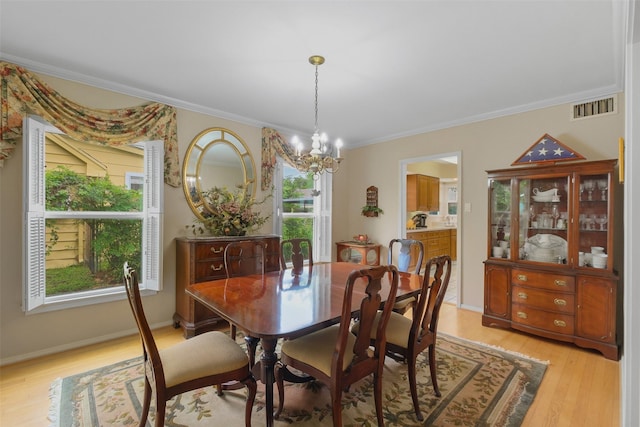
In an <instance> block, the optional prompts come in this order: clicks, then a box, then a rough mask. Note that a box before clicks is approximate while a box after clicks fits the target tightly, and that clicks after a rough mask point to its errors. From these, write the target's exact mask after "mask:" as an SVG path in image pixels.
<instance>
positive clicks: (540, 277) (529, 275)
mask: <svg viewBox="0 0 640 427" xmlns="http://www.w3.org/2000/svg"><path fill="white" fill-rule="evenodd" d="M511 283H513V284H514V285H522V286H535V287H536V288H543V289H548V290H551V291H561V292H575V290H576V280H575V277H573V276H564V275H561V274H554V273H544V272H540V271H532V270H522V269H517V268H514V269H513V270H511Z"/></svg>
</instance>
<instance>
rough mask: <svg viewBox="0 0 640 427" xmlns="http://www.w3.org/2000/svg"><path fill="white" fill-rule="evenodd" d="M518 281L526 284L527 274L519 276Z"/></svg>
mask: <svg viewBox="0 0 640 427" xmlns="http://www.w3.org/2000/svg"><path fill="white" fill-rule="evenodd" d="M518 280H520V281H521V282H526V281H527V276H526V275H525V274H518Z"/></svg>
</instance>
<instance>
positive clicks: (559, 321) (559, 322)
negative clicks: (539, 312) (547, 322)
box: [553, 320, 567, 328]
mask: <svg viewBox="0 0 640 427" xmlns="http://www.w3.org/2000/svg"><path fill="white" fill-rule="evenodd" d="M553 324H554V325H556V326H560V327H562V328H564V327H565V326H567V322H565V321H564V320H554V321H553Z"/></svg>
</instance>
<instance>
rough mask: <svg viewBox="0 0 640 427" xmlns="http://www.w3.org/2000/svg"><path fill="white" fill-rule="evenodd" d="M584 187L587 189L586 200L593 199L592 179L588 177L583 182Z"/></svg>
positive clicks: (593, 187)
mask: <svg viewBox="0 0 640 427" xmlns="http://www.w3.org/2000/svg"><path fill="white" fill-rule="evenodd" d="M584 189H585V190H587V200H589V201H591V200H593V190H594V189H595V184H594V182H593V181H592V180H590V179H588V180H586V181H585V182H584Z"/></svg>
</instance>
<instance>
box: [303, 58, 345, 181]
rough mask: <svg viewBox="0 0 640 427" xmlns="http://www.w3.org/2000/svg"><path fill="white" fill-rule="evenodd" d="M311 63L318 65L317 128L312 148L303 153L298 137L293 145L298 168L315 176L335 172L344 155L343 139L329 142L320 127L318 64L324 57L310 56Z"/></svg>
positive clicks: (312, 140) (322, 62) (322, 61)
mask: <svg viewBox="0 0 640 427" xmlns="http://www.w3.org/2000/svg"><path fill="white" fill-rule="evenodd" d="M309 63H311V65H313V66H315V67H316V97H315V118H316V120H315V128H314V132H313V135H312V136H311V150H310V151H309V152H308V153H303V152H302V150H303V148H304V146H303V144H302V142H300V141H299V140H298V138H297V137H294V138H293V146H294V149H295V161H296V168H297V169H298V170H300V171H303V172H313V175H314V178H317V177H318V176H319V175H320V174H321V173H323V172H328V173H334V172H336V171H337V170H338V168H339V167H340V162H341V161H342V157H340V148H341V147H342V141H341V140H340V139H338V140H336V141H335V142H334V143H333V144H332V143H329V142H328V138H327V135H326V134H325V133H322V134H321V133H320V130H319V129H318V66H319V65H322V64H324V57H322V56H320V55H313V56H311V57H310V58H309Z"/></svg>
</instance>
